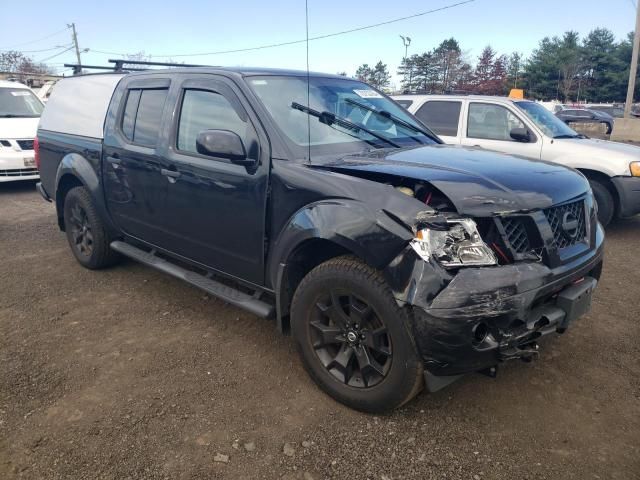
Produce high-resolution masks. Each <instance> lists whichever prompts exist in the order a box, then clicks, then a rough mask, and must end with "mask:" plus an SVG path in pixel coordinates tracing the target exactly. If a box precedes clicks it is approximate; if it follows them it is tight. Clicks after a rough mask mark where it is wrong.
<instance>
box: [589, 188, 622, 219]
mask: <svg viewBox="0 0 640 480" xmlns="http://www.w3.org/2000/svg"><path fill="white" fill-rule="evenodd" d="M589 184H590V185H591V190H593V196H594V197H595V200H596V204H597V205H598V221H599V222H600V223H601V224H602V226H603V227H606V226H607V225H609V223H611V220H613V216H614V215H615V212H616V204H615V201H614V199H613V195H612V194H611V192H610V191H609V189H608V188H607V187H606V186H605V185H603V184H602V183H600V182H598V181H597V180H589Z"/></svg>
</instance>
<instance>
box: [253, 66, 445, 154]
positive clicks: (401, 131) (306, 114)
mask: <svg viewBox="0 0 640 480" xmlns="http://www.w3.org/2000/svg"><path fill="white" fill-rule="evenodd" d="M248 83H249V85H250V86H251V88H252V89H253V90H254V91H255V93H256V95H257V96H258V98H259V99H260V100H261V101H262V103H263V105H264V106H265V108H266V109H267V111H268V112H269V114H270V115H271V117H272V118H273V119H274V123H275V125H276V126H277V127H278V128H279V129H280V130H281V131H282V132H283V133H284V136H285V137H286V139H287V140H288V141H289V143H290V146H291V147H292V149H293V150H294V151H296V152H299V154H300V155H301V156H305V155H306V154H307V149H308V147H311V148H312V152H313V153H317V154H319V155H322V154H331V153H334V152H335V153H337V154H339V153H346V152H347V151H353V150H363V149H371V147H373V148H389V147H397V146H409V145H411V146H413V145H420V144H432V143H438V140H437V139H436V138H435V136H430V134H429V132H425V128H424V127H423V126H422V125H419V124H418V123H417V122H415V120H414V118H413V117H412V116H411V114H409V113H408V112H407V111H406V110H404V109H403V108H402V107H400V106H399V105H398V104H396V103H395V102H393V101H392V100H390V99H388V98H386V97H385V96H384V95H381V94H380V93H378V92H377V91H375V90H373V89H372V88H371V87H370V86H369V85H367V84H365V83H362V82H358V81H356V80H349V79H344V78H331V77H311V78H310V79H309V100H310V102H309V104H307V78H306V77H298V76H291V77H287V76H255V77H251V78H250V79H249V80H248ZM403 124H404V125H403ZM313 153H312V154H313Z"/></svg>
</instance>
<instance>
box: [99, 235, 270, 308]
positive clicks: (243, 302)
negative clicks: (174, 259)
mask: <svg viewBox="0 0 640 480" xmlns="http://www.w3.org/2000/svg"><path fill="white" fill-rule="evenodd" d="M111 248H112V249H113V250H115V251H116V252H120V253H121V254H123V255H125V256H127V257H130V258H132V259H134V260H136V261H138V262H140V263H144V264H145V265H148V266H150V267H153V268H155V269H157V270H160V271H161V272H164V273H168V274H169V275H173V276H174V277H177V278H179V279H181V280H184V281H185V282H187V283H190V284H191V285H193V286H196V287H198V288H201V289H202V290H204V291H205V292H207V293H210V294H211V295H213V296H215V297H218V298H220V299H221V300H224V301H225V302H227V303H230V304H231V305H235V306H237V307H240V308H244V309H245V310H247V311H249V312H251V313H253V314H254V315H257V316H258V317H263V318H270V317H272V316H273V312H274V307H273V305H270V304H268V303H266V302H263V301H262V300H259V299H258V298H257V297H255V296H252V295H249V294H247V293H244V292H241V291H240V290H237V289H235V288H233V287H229V286H227V285H224V284H222V283H220V282H217V281H215V280H212V279H211V278H209V277H205V276H204V275H200V274H198V273H195V272H192V271H190V270H187V269H186V268H182V267H180V266H178V265H175V264H173V263H171V262H169V261H168V260H165V259H164V258H160V257H158V256H157V255H154V254H153V253H152V252H145V251H144V250H142V249H140V248H137V247H134V246H133V245H129V244H128V243H125V242H121V241H115V242H111Z"/></svg>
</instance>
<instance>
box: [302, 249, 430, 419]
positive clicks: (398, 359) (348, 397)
mask: <svg viewBox="0 0 640 480" xmlns="http://www.w3.org/2000/svg"><path fill="white" fill-rule="evenodd" d="M412 322H413V313H412V310H411V308H410V307H407V306H400V305H399V304H398V302H397V301H396V299H395V297H394V295H393V292H392V291H391V289H390V288H389V285H388V284H387V282H386V281H385V279H384V277H383V275H382V273H381V272H380V271H378V270H375V269H374V268H372V267H370V266H369V265H367V264H365V263H364V262H362V261H361V260H360V259H358V258H355V257H353V256H348V255H347V256H341V257H336V258H332V259H330V260H327V261H326V262H324V263H322V264H320V265H318V266H317V267H315V268H314V269H312V270H311V271H310V272H309V273H307V275H306V276H305V277H304V278H303V279H302V281H301V282H300V284H299V285H298V287H297V288H296V290H295V294H294V296H293V300H292V302H291V333H292V335H293V338H294V340H295V342H296V346H297V348H298V352H299V353H300V357H301V359H302V363H303V365H304V367H305V369H306V370H307V372H308V373H309V375H310V376H311V378H313V380H315V382H316V383H317V384H318V386H319V387H320V388H321V389H322V390H324V391H325V392H326V393H328V394H329V395H331V396H332V397H333V398H335V399H336V400H338V401H339V402H342V403H344V404H345V405H348V406H350V407H352V408H355V409H358V410H362V411H364V412H372V413H373V412H384V411H389V410H392V409H394V408H397V407H399V406H401V405H404V404H405V403H407V402H408V401H409V400H411V399H412V398H413V397H415V396H416V395H417V394H418V393H419V392H420V390H421V389H422V386H423V384H424V378H423V372H424V370H423V363H422V359H421V358H420V356H419V355H418V352H417V349H416V345H415V341H414V338H413V331H412V330H413V329H412Z"/></svg>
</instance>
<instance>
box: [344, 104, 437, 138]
mask: <svg viewBox="0 0 640 480" xmlns="http://www.w3.org/2000/svg"><path fill="white" fill-rule="evenodd" d="M345 102H347V103H350V104H351V105H354V106H356V107H358V108H362V109H363V110H367V111H368V112H371V113H375V114H376V115H379V116H381V117H384V118H386V119H387V120H391V121H392V122H393V123H395V124H396V125H402V126H403V127H405V128H408V129H409V130H413V131H414V132H417V133H421V134H423V135H424V136H426V137H429V138H431V139H433V134H431V133H429V132H427V131H426V130H424V129H422V128H420V127H418V126H416V125H412V124H410V123H409V122H405V121H404V120H402V119H401V118H398V117H396V116H395V115H393V114H391V113H389V112H387V111H386V110H376V109H375V108H371V107H369V106H368V105H364V104H362V103H360V102H356V101H355V100H351V99H350V98H345ZM411 138H413V139H414V140H417V141H418V142H420V143H422V142H421V141H420V140H419V139H418V138H416V137H411Z"/></svg>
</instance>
